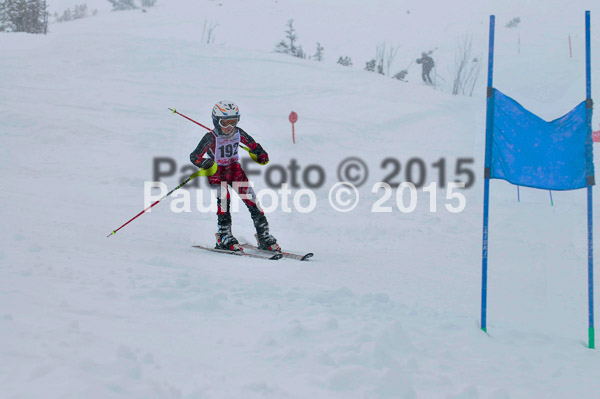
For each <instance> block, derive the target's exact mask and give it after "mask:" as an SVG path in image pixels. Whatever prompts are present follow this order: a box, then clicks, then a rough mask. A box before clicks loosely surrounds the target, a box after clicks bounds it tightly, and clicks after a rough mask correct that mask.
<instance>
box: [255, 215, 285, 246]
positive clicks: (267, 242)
mask: <svg viewBox="0 0 600 399" xmlns="http://www.w3.org/2000/svg"><path fill="white" fill-rule="evenodd" d="M249 209H250V215H251V216H252V221H254V227H255V228H256V235H255V237H256V241H258V249H262V250H265V251H272V252H281V247H280V246H279V244H277V240H276V239H275V237H273V236H272V235H271V234H269V222H267V218H266V217H265V214H264V213H262V211H261V210H260V209H259V208H258V207H252V208H249Z"/></svg>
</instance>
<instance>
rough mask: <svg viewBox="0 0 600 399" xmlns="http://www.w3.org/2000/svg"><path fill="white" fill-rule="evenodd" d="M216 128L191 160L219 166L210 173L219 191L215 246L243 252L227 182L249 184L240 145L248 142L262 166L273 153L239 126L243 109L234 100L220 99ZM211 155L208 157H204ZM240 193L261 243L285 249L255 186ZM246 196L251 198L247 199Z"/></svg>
mask: <svg viewBox="0 0 600 399" xmlns="http://www.w3.org/2000/svg"><path fill="white" fill-rule="evenodd" d="M212 120H213V125H214V126H215V128H214V130H211V131H210V132H208V133H206V134H205V135H204V137H203V138H202V140H200V143H199V144H198V146H197V147H196V149H195V150H194V151H193V152H192V153H191V154H190V161H192V163H193V164H194V165H196V166H198V167H200V168H202V169H210V168H211V167H214V164H215V163H216V165H217V170H216V172H215V173H214V174H213V175H211V176H208V182H209V183H210V185H211V186H212V187H213V188H214V189H216V191H217V224H218V231H217V234H216V237H217V243H216V245H215V248H217V249H226V250H231V251H241V250H242V246H241V245H240V243H239V242H238V240H237V239H236V238H235V237H234V236H233V234H232V233H231V212H230V209H231V208H230V202H231V201H230V195H229V189H228V188H227V185H230V186H232V187H233V183H234V182H240V183H242V184H243V183H246V184H247V183H248V177H247V176H246V173H244V170H243V169H242V166H241V165H240V163H239V162H238V160H239V155H238V147H239V144H240V142H241V143H243V144H245V145H246V146H247V147H248V148H249V149H250V153H251V154H252V155H254V157H253V158H256V161H257V162H258V163H260V164H261V165H265V164H266V163H267V162H269V155H268V154H267V152H266V151H265V150H264V149H263V148H262V146H261V145H260V144H258V143H257V142H256V141H254V139H253V138H252V137H251V136H250V135H249V134H248V133H246V132H245V131H243V130H242V129H241V128H239V127H238V126H237V124H238V122H239V120H240V111H239V108H238V106H237V105H235V103H233V102H231V101H219V102H218V103H217V104H215V106H214V107H213V110H212ZM205 155H206V156H207V157H206V158H205V157H204V156H205ZM222 182H223V183H226V185H225V187H226V190H227V193H226V194H227V199H226V204H223V203H222V202H221V194H222V193H221V183H222ZM238 194H240V196H241V197H242V200H243V201H244V203H245V204H246V206H247V207H248V210H249V211H250V216H252V220H253V222H254V227H255V228H256V234H257V237H258V246H259V248H260V249H265V250H269V251H276V252H278V251H281V248H280V247H279V245H278V244H277V240H276V239H275V237H273V236H272V235H271V234H270V233H269V223H268V222H267V218H266V217H265V214H264V212H263V211H262V210H261V209H260V206H259V204H258V202H257V200H256V194H255V193H254V190H253V189H252V187H248V186H243V185H242V187H239V190H238ZM244 197H249V198H250V199H248V198H244Z"/></svg>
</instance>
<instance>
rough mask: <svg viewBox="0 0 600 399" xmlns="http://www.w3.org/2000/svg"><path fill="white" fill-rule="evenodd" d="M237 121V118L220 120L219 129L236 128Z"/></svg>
mask: <svg viewBox="0 0 600 399" xmlns="http://www.w3.org/2000/svg"><path fill="white" fill-rule="evenodd" d="M238 120H239V119H238V118H230V119H221V120H219V125H220V126H221V127H236V126H237V124H238Z"/></svg>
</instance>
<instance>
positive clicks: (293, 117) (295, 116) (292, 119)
mask: <svg viewBox="0 0 600 399" xmlns="http://www.w3.org/2000/svg"><path fill="white" fill-rule="evenodd" d="M289 119H290V123H291V124H292V142H293V143H294V144H296V132H294V123H296V122H297V121H298V114H297V113H295V112H294V111H292V112H290V118H289Z"/></svg>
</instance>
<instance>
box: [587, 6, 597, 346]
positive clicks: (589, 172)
mask: <svg viewBox="0 0 600 399" xmlns="http://www.w3.org/2000/svg"><path fill="white" fill-rule="evenodd" d="M585 83H586V118H587V125H588V139H587V143H586V144H587V146H588V147H589V148H588V150H587V164H588V166H587V175H588V186H587V201H588V317H589V327H588V343H589V345H588V346H589V348H590V349H594V347H595V342H594V341H595V333H594V241H593V239H592V233H593V226H594V225H593V217H592V216H593V207H592V186H593V184H594V171H593V167H594V165H593V160H592V75H591V51H590V12H589V11H586V12H585Z"/></svg>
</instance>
